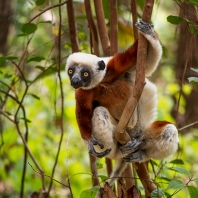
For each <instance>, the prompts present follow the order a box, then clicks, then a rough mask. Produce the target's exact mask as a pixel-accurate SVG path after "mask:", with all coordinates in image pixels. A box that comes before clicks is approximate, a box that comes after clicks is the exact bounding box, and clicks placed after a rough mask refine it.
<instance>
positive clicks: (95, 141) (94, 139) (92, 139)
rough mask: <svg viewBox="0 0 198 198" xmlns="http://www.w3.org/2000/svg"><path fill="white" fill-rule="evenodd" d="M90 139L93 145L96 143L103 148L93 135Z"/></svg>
mask: <svg viewBox="0 0 198 198" xmlns="http://www.w3.org/2000/svg"><path fill="white" fill-rule="evenodd" d="M90 141H91V142H92V144H93V145H98V146H99V147H100V148H101V149H103V148H104V145H103V144H102V143H101V142H99V141H98V140H97V139H96V138H95V137H93V136H92V138H91V140H90Z"/></svg>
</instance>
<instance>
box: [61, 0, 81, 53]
mask: <svg viewBox="0 0 198 198" xmlns="http://www.w3.org/2000/svg"><path fill="white" fill-rule="evenodd" d="M59 8H60V7H59ZM67 15H68V23H69V34H70V40H71V46H72V52H78V51H79V49H78V40H77V33H76V20H75V14H74V6H73V1H72V0H68V2H67Z"/></svg>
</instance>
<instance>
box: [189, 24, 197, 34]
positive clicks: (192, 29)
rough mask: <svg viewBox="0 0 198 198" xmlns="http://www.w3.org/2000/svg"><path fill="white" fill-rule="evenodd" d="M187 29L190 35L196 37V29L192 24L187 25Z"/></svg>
mask: <svg viewBox="0 0 198 198" xmlns="http://www.w3.org/2000/svg"><path fill="white" fill-rule="evenodd" d="M189 29H190V32H191V33H192V34H195V35H198V29H197V28H196V27H195V26H194V25H193V24H192V23H189Z"/></svg>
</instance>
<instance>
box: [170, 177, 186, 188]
mask: <svg viewBox="0 0 198 198" xmlns="http://www.w3.org/2000/svg"><path fill="white" fill-rule="evenodd" d="M184 187H185V185H184V184H183V183H182V182H181V181H180V180H176V179H174V180H171V181H170V183H169V184H168V187H167V189H174V190H177V189H182V188H184Z"/></svg>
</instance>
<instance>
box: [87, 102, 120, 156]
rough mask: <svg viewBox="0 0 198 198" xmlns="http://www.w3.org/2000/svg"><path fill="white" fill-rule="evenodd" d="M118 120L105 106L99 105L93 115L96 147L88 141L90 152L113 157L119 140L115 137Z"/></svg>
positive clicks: (93, 136) (93, 135)
mask: <svg viewBox="0 0 198 198" xmlns="http://www.w3.org/2000/svg"><path fill="white" fill-rule="evenodd" d="M116 124H117V123H116V121H115V120H114V118H113V117H112V116H111V115H110V113H109V111H108V110H107V109H106V108H104V107H101V106H99V107H97V108H95V110H94V112H93V117H92V130H93V131H92V139H93V140H94V141H97V144H98V142H99V144H98V145H97V144H93V145H95V146H94V147H93V146H92V144H90V142H88V148H89V152H90V153H91V154H93V155H94V156H96V157H99V158H101V157H105V156H107V157H111V156H112V157H113V155H115V152H116V148H117V142H116V140H115V137H114V132H115V127H116Z"/></svg>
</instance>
